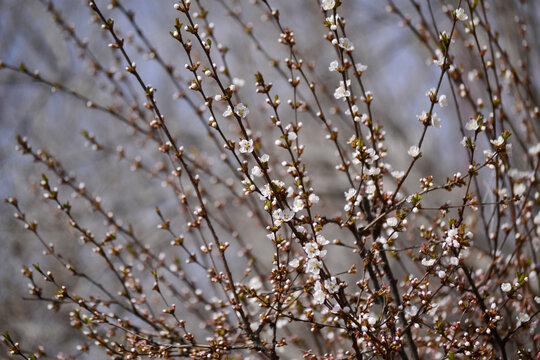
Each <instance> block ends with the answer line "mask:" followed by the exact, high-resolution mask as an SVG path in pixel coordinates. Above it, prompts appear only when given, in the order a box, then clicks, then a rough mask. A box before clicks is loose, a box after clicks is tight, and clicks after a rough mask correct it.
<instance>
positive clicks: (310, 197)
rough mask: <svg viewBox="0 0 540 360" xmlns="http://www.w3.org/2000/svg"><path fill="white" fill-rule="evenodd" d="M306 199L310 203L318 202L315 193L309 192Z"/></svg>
mask: <svg viewBox="0 0 540 360" xmlns="http://www.w3.org/2000/svg"><path fill="white" fill-rule="evenodd" d="M308 200H309V202H310V203H312V204H317V203H318V202H319V197H318V196H317V195H315V194H310V195H309V197H308Z"/></svg>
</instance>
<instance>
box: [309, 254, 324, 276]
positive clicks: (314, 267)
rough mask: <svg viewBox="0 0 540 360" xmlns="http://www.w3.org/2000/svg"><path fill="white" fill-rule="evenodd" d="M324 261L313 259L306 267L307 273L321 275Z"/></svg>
mask: <svg viewBox="0 0 540 360" xmlns="http://www.w3.org/2000/svg"><path fill="white" fill-rule="evenodd" d="M321 267H322V261H320V260H319V259H317V258H311V259H309V260H308V262H307V265H306V271H307V272H308V273H311V274H315V275H319V272H320V271H321Z"/></svg>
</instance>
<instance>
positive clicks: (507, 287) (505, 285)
mask: <svg viewBox="0 0 540 360" xmlns="http://www.w3.org/2000/svg"><path fill="white" fill-rule="evenodd" d="M501 290H502V291H504V292H510V291H511V290H512V284H510V283H502V284H501Z"/></svg>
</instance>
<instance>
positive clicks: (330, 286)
mask: <svg viewBox="0 0 540 360" xmlns="http://www.w3.org/2000/svg"><path fill="white" fill-rule="evenodd" d="M324 288H325V289H326V290H328V292H329V293H330V294H334V293H336V292H337V291H338V290H339V284H338V282H337V280H336V278H335V277H333V276H332V277H331V278H330V280H325V281H324Z"/></svg>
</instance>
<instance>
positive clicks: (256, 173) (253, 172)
mask: <svg viewBox="0 0 540 360" xmlns="http://www.w3.org/2000/svg"><path fill="white" fill-rule="evenodd" d="M251 175H253V176H255V177H261V176H263V172H262V170H261V168H260V167H258V166H254V167H253V169H251Z"/></svg>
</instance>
